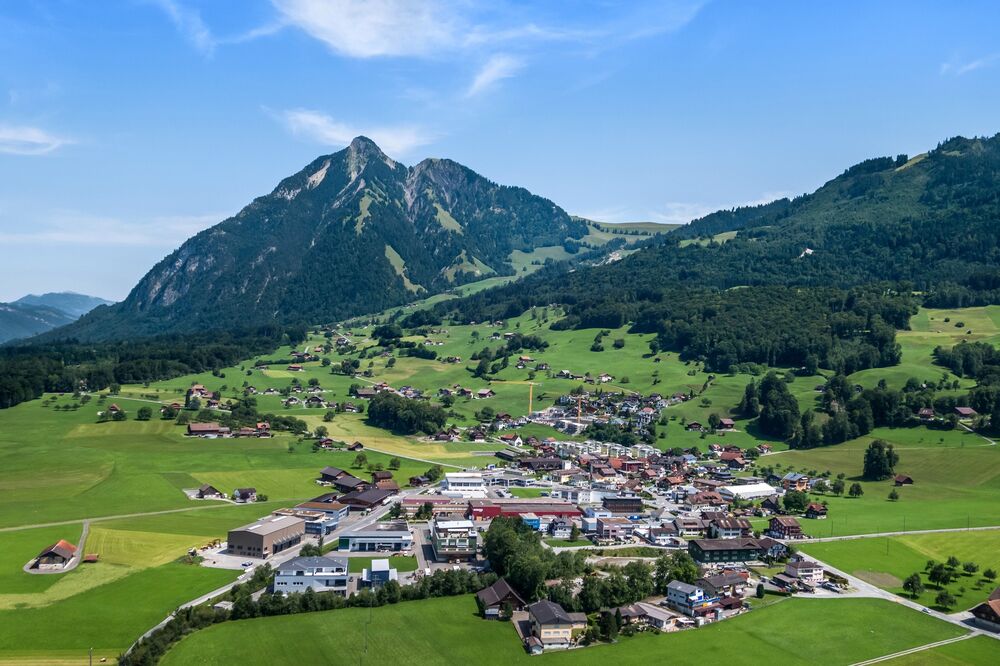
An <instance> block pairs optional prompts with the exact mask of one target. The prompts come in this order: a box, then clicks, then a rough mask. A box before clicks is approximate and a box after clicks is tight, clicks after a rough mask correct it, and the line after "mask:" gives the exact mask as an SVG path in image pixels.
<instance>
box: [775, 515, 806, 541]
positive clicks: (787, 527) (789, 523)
mask: <svg viewBox="0 0 1000 666" xmlns="http://www.w3.org/2000/svg"><path fill="white" fill-rule="evenodd" d="M766 534H767V535H768V536H770V537H774V538H775V539H801V538H803V536H804V535H803V534H802V526H801V525H799V521H798V519H796V518H794V517H792V516H774V517H773V518H771V520H770V521H769V522H768V524H767V532H766Z"/></svg>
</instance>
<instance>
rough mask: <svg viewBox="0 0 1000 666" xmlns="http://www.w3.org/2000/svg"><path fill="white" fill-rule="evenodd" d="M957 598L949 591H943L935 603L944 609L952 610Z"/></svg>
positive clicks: (935, 599) (935, 598) (939, 593)
mask: <svg viewBox="0 0 1000 666" xmlns="http://www.w3.org/2000/svg"><path fill="white" fill-rule="evenodd" d="M956 601H957V600H956V599H955V597H954V596H953V595H952V594H951V592H949V591H948V590H941V591H940V592H938V595H937V596H936V597H934V602H935V603H936V604H937V605H938V606H941V607H942V608H951V607H952V606H954V605H955V603H956Z"/></svg>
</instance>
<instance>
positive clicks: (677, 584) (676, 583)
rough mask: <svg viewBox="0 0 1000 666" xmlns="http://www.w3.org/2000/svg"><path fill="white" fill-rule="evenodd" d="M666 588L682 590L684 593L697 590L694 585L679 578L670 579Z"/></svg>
mask: <svg viewBox="0 0 1000 666" xmlns="http://www.w3.org/2000/svg"><path fill="white" fill-rule="evenodd" d="M667 589H668V590H677V591H678V592H682V593H684V594H694V593H695V592H697V591H698V588H697V587H696V586H694V585H691V584H690V583H685V582H684V581H680V580H672V581H670V583H669V584H668V585H667Z"/></svg>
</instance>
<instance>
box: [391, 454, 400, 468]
mask: <svg viewBox="0 0 1000 666" xmlns="http://www.w3.org/2000/svg"><path fill="white" fill-rule="evenodd" d="M402 464H403V462H402V461H401V460H400V459H399V458H397V457H395V456H393V457H392V458H391V459H390V460H389V469H392V470H397V469H399V467H400V465H402Z"/></svg>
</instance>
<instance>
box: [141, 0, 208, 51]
mask: <svg viewBox="0 0 1000 666" xmlns="http://www.w3.org/2000/svg"><path fill="white" fill-rule="evenodd" d="M150 1H151V2H152V3H153V4H154V5H156V6H157V7H159V8H160V10H161V11H163V13H165V14H166V15H167V17H168V18H169V19H170V21H171V22H172V23H173V24H174V26H175V27H176V28H177V30H178V31H180V33H181V34H183V35H184V37H185V38H186V39H187V40H188V41H190V42H191V43H192V44H193V45H194V47H195V48H196V49H198V50H199V51H201V52H202V53H204V54H205V55H211V53H212V52H213V51H214V50H215V45H216V41H215V37H213V36H212V31H211V30H209V29H208V26H207V25H205V22H204V21H203V20H202V19H201V14H200V13H199V12H198V10H196V9H191V8H189V7H185V6H184V5H182V4H181V3H179V2H177V1H176V0H150Z"/></svg>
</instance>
